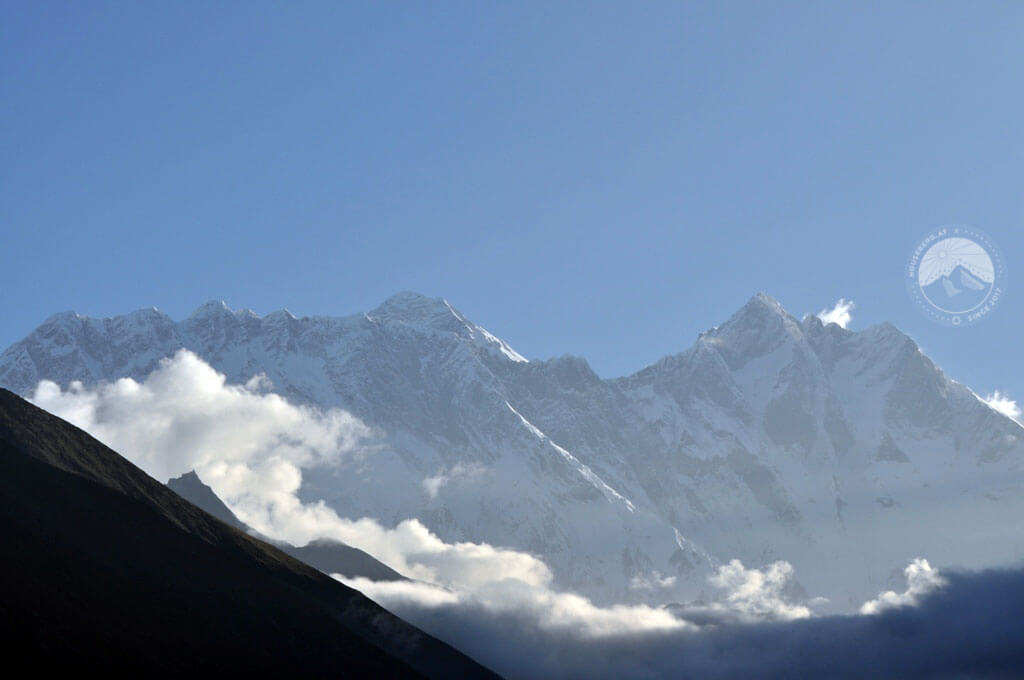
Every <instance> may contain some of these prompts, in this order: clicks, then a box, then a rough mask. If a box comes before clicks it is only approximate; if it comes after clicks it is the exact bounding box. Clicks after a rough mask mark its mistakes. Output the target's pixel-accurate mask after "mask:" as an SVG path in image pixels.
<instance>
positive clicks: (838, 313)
mask: <svg viewBox="0 0 1024 680" xmlns="http://www.w3.org/2000/svg"><path fill="white" fill-rule="evenodd" d="M855 308H856V305H855V304H854V303H853V300H847V299H846V298H839V300H837V301H836V304H835V306H833V307H832V309H823V310H821V311H820V312H818V318H819V319H821V322H822V323H825V324H829V323H834V324H838V325H839V327H840V328H846V327H847V326H848V325H849V324H850V320H851V319H853V310H854V309H855Z"/></svg>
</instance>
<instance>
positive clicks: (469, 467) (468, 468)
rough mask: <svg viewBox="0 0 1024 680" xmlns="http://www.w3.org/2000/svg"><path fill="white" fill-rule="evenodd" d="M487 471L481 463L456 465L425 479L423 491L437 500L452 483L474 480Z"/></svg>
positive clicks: (428, 496)
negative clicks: (446, 486) (445, 487)
mask: <svg viewBox="0 0 1024 680" xmlns="http://www.w3.org/2000/svg"><path fill="white" fill-rule="evenodd" d="M486 471H487V468H485V467H484V466H483V465H480V464H479V463H456V464H455V465H453V466H452V467H450V468H446V469H444V470H441V471H440V472H438V473H437V474H436V475H433V476H431V477H427V478H426V479H424V480H423V482H422V484H423V491H424V493H426V494H427V498H429V499H430V500H434V499H435V498H437V494H438V493H440V491H441V488H442V487H444V486H445V485H447V484H449V483H450V482H453V481H457V480H466V479H472V478H473V477H477V476H479V475H482V474H483V473H484V472H486Z"/></svg>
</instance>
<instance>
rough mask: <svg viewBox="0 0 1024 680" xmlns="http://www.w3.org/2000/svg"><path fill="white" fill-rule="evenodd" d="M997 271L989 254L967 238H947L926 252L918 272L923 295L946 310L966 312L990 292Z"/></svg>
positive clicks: (976, 305) (975, 306)
mask: <svg viewBox="0 0 1024 680" xmlns="http://www.w3.org/2000/svg"><path fill="white" fill-rule="evenodd" d="M995 278H996V273H995V266H994V265H993V263H992V258H991V257H990V256H989V254H988V252H987V251H986V250H985V249H984V248H983V247H982V246H981V245H979V244H978V243H977V242H975V241H973V240H971V239H968V238H960V237H953V238H946V239H942V240H940V241H937V242H936V243H935V244H934V245H932V247H931V248H929V249H928V250H927V252H925V254H924V256H923V257H922V258H921V263H920V266H919V268H918V272H917V280H918V281H917V282H918V285H919V286H920V288H921V292H922V293H923V294H924V297H925V298H926V299H927V300H928V302H929V303H931V304H932V305H933V306H934V307H936V308H937V309H939V310H941V311H943V312H946V313H949V314H966V313H967V312H970V311H971V310H973V309H976V308H978V307H979V306H980V305H982V304H983V303H984V302H985V301H986V300H987V299H988V297H989V295H990V294H991V293H992V287H993V284H994V282H995Z"/></svg>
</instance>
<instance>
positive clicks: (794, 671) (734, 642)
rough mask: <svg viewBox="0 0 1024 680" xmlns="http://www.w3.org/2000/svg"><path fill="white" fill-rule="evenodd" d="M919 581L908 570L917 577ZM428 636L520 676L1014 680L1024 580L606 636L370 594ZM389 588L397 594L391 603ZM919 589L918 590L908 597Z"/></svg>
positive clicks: (409, 595)
mask: <svg viewBox="0 0 1024 680" xmlns="http://www.w3.org/2000/svg"><path fill="white" fill-rule="evenodd" d="M908 571H909V570H908ZM361 585H363V586H364V587H366V588H368V589H369V592H370V593H371V596H372V597H374V598H375V599H378V598H379V599H380V600H382V601H383V602H386V603H387V605H386V606H388V608H389V609H391V610H392V611H394V612H395V613H396V614H398V615H399V616H401V617H403V618H405V619H406V620H408V621H410V622H412V623H413V624H415V625H417V626H419V627H420V628H422V629H424V630H426V631H427V632H429V633H431V634H433V635H435V636H437V637H439V638H441V639H443V640H445V641H447V642H449V643H451V644H453V645H455V646H456V647H458V648H459V649H461V650H462V651H464V652H466V653H467V654H469V655H471V656H473V657H474V658H476V659H477V660H479V661H480V662H482V663H484V664H485V665H487V666H489V667H490V668H492V669H494V670H495V671H497V672H498V673H500V674H502V675H504V676H505V677H508V678H510V679H518V678H523V679H526V678H582V677H585V678H609V679H610V678H638V679H639V678H694V679H697V678H700V679H705V678H708V679H712V680H715V679H733V678H737V679H738V678H760V679H763V680H774V679H780V680H781V679H783V678H802V679H825V678H828V679H844V678H878V679H890V678H891V679H896V678H900V679H903V678H948V679H950V680H952V679H953V678H958V679H962V678H1013V677H1020V670H1021V669H1022V668H1024V624H1022V623H1021V622H1020V612H1021V611H1024V570H1019V569H1018V570H992V571H985V572H979V573H955V572H951V573H945V572H944V574H943V583H942V584H941V585H935V586H934V587H933V588H932V589H931V590H929V591H928V592H924V593H920V592H919V593H918V594H917V595H916V596H915V597H914V603H911V602H910V601H909V600H905V601H902V602H900V603H896V602H891V603H889V605H891V606H889V605H887V606H884V607H880V608H879V609H878V610H877V611H876V612H875V613H874V614H871V615H859V614H855V615H849V616H830V617H814V618H799V619H795V620H792V621H775V622H762V623H726V624H711V625H705V626H702V627H700V628H699V629H698V628H695V627H694V626H678V627H674V628H671V627H665V628H652V629H648V630H642V631H637V630H606V631H603V634H599V635H595V634H592V631H589V632H587V633H584V632H581V631H578V630H572V629H569V628H565V627H561V628H559V627H550V626H549V627H545V626H541V625H538V624H537V617H536V614H535V613H532V612H530V611H529V610H522V609H509V608H504V609H496V608H493V607H488V606H487V605H486V604H483V603H479V602H473V601H466V600H460V599H459V598H458V596H455V595H449V596H447V597H445V596H443V595H442V594H437V593H434V591H430V594H431V595H433V597H432V598H431V597H428V594H427V593H426V592H419V593H418V592H415V591H416V589H417V587H418V586H417V584H409V585H408V586H407V587H406V592H404V593H402V594H399V592H398V590H399V588H400V587H399V586H396V587H394V588H391V587H390V586H388V585H385V584H369V583H364V584H361ZM385 590H387V592H386V593H385ZM913 590H915V586H914V584H913V583H911V584H910V585H908V591H913Z"/></svg>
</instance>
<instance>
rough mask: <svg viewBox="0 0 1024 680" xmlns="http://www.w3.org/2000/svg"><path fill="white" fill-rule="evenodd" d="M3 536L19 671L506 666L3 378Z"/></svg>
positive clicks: (382, 673)
mask: <svg viewBox="0 0 1024 680" xmlns="http://www.w3.org/2000/svg"><path fill="white" fill-rule="evenodd" d="M0 541H2V545H3V555H4V559H3V566H2V567H0V592H2V593H3V596H2V598H0V621H2V623H0V634H2V635H3V639H4V641H5V642H6V643H7V644H6V647H7V649H8V650H11V651H9V652H8V654H7V658H6V659H5V665H6V666H7V667H8V668H17V667H21V668H24V669H31V670H32V672H33V674H42V673H46V672H60V673H74V674H76V675H81V674H83V673H102V674H104V675H107V676H119V677H123V676H132V677H153V676H170V675H175V676H180V677H189V676H203V677H206V676H212V675H214V674H217V675H224V676H225V677H296V678H299V677H301V678H315V677H385V678H386V677H391V678H398V677H437V678H454V677H459V678H464V677H496V676H495V675H494V674H492V673H491V672H490V671H488V670H487V669H485V668H484V667H482V666H480V665H479V664H477V663H476V662H474V661H473V660H471V659H469V658H468V657H466V656H464V655H463V654H461V653H459V652H457V651H456V650H454V649H452V648H451V647H448V646H447V645H445V644H444V643H441V642H440V641H438V640H436V639H434V638H432V637H430V636H428V635H426V634H425V633H423V632H422V631H420V630H419V629H417V628H415V627H413V626H411V625H410V624H408V623H406V622H405V621H402V620H401V619H399V618H397V617H396V616H394V615H392V614H391V613H389V612H387V611H386V610H384V609H383V608H381V607H379V606H378V605H376V604H375V603H373V602H372V601H370V600H369V599H367V598H366V597H364V596H363V595H362V594H360V593H358V592H357V591H355V590H352V589H351V588H347V587H345V586H344V585H342V584H341V583H338V582H337V581H335V580H333V579H331V578H330V577H328V576H326V575H324V574H322V573H321V572H319V571H317V570H316V569H313V568H311V567H309V566H307V565H305V564H303V563H301V562H299V561H298V560H295V559H293V558H291V557H289V556H288V555H286V554H284V553H283V552H281V551H280V550H278V549H276V548H274V547H273V546H270V545H267V544H266V543H263V542H261V541H258V540H256V539H254V538H252V537H249V536H247V535H245V534H244V533H243V532H241V531H239V530H237V529H234V528H232V527H230V526H228V525H227V524H224V523H223V522H221V521H219V520H217V519H215V518H214V517H212V516H211V515H209V514H208V513H206V512H204V511H203V510H200V509H199V508H197V507H195V506H194V505H192V504H190V503H188V502H187V501H185V500H183V499H182V498H181V497H179V496H178V495H177V494H175V493H174V492H173V491H171V490H170V489H168V488H167V487H165V486H164V485H163V484H160V483H159V482H157V481H156V480H154V479H152V478H151V477H149V476H148V475H146V474H145V473H144V472H142V471H141V470H140V469H139V468H137V467H135V466H134V465H132V464H131V463H129V462H128V461H127V460H125V459H124V458H122V457H121V456H119V455H118V454H117V453H115V452H114V451H112V450H110V449H109V448H107V447H106V446H104V445H103V444H101V443H100V442H98V441H96V440H95V439H93V438H92V437H90V436H89V435H88V434H87V433H85V432H83V431H82V430H79V429H78V428H76V427H74V426H72V425H70V424H68V423H66V422H64V421H63V420H61V419H59V418H57V417H55V416H53V415H50V414H49V413H46V412H45V411H43V410H41V409H39V408H36V407H35V406H33V405H31V404H29V403H28V402H26V401H24V400H23V399H21V398H20V397H18V396H16V395H14V394H13V393H11V392H9V391H7V390H2V389H0Z"/></svg>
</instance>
